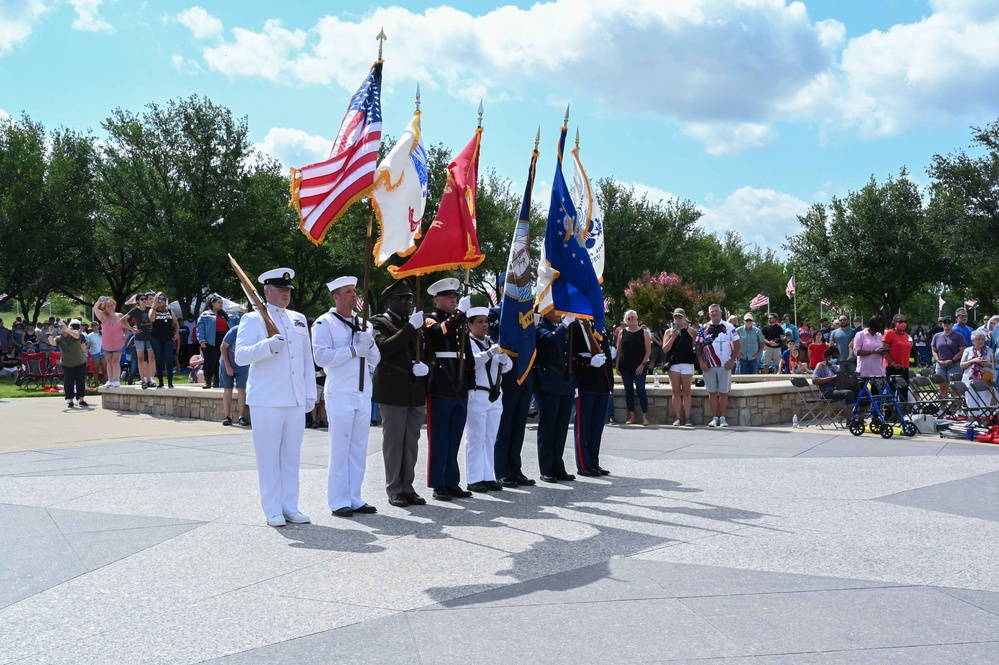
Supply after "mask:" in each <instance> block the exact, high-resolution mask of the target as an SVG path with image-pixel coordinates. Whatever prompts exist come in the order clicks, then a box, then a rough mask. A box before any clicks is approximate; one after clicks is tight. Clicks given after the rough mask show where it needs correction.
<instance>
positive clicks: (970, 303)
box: [964, 300, 978, 309]
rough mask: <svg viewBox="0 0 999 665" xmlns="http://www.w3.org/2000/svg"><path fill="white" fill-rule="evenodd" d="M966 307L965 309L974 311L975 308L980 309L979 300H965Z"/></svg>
mask: <svg viewBox="0 0 999 665" xmlns="http://www.w3.org/2000/svg"><path fill="white" fill-rule="evenodd" d="M964 306H965V307H971V308H972V309H974V308H975V307H978V301H977V300H965V301H964Z"/></svg>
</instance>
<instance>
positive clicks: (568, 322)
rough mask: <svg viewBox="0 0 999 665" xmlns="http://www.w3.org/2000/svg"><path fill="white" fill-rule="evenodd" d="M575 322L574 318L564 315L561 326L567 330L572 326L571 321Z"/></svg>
mask: <svg viewBox="0 0 999 665" xmlns="http://www.w3.org/2000/svg"><path fill="white" fill-rule="evenodd" d="M575 320H576V317H575V316H571V315H569V314H565V315H563V316H562V325H563V326H564V327H566V328H568V327H569V326H571V325H572V323H573V321H575Z"/></svg>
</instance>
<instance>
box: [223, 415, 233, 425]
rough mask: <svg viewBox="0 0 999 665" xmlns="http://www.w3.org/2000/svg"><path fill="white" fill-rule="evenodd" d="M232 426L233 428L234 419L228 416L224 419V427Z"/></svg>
mask: <svg viewBox="0 0 999 665" xmlns="http://www.w3.org/2000/svg"><path fill="white" fill-rule="evenodd" d="M230 426H232V418H230V417H229V416H226V417H225V418H223V419H222V427H230Z"/></svg>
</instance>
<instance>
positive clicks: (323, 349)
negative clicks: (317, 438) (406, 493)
mask: <svg viewBox="0 0 999 665" xmlns="http://www.w3.org/2000/svg"><path fill="white" fill-rule="evenodd" d="M326 286H327V287H328V288H329V290H330V293H331V294H332V295H333V304H334V306H333V309H331V310H330V311H328V312H326V313H325V314H323V315H322V316H320V317H319V318H318V319H316V322H315V323H314V324H312V350H313V352H314V353H315V357H316V364H317V365H319V366H320V367H322V368H323V371H325V372H326V390H325V396H326V413H327V414H328V416H329V422H330V426H329V439H330V458H329V460H330V461H329V469H328V471H327V474H326V499H327V502H328V504H329V507H330V510H332V511H333V514H334V515H336V516H338V517H350V516H351V515H353V514H354V513H361V514H367V513H375V512H378V509H377V508H375V507H374V506H372V505H370V504H368V503H366V502H365V501H364V500H363V499H362V498H361V484H362V483H363V482H364V467H365V461H366V459H367V454H368V432H369V430H370V428H371V381H370V380H369V379H368V366H369V365H371V366H372V367H375V368H377V367H378V361H379V360H380V359H381V353H379V351H378V347H377V346H376V345H375V338H374V335H373V334H372V333H371V323H368V324H367V328H364V327H363V325H364V324H363V323H362V322H361V320H360V319H359V318H358V317H357V316H356V315H355V314H354V310H355V309H357V278H356V277H340V278H338V279H335V280H333V281H332V282H330V283H329V284H327V285H326ZM361 376H363V377H364V385H363V386H361V385H360V377H361Z"/></svg>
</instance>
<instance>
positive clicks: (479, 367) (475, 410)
mask: <svg viewBox="0 0 999 665" xmlns="http://www.w3.org/2000/svg"><path fill="white" fill-rule="evenodd" d="M474 309H475V308H473V310H474ZM468 339H469V340H470V341H471V342H472V351H473V355H474V356H475V389H474V390H470V391H468V419H467V420H466V421H465V476H466V478H467V480H468V483H469V484H473V483H480V482H488V481H492V480H496V477H495V456H494V453H493V446H494V445H495V443H496V432H497V431H498V430H499V423H500V417H501V416H502V415H503V399H502V393H503V391H502V390H500V388H499V386H500V383H501V381H502V380H501V378H500V374H502V373H505V372H508V371H510V369H511V368H512V367H513V361H512V359H511V358H510V357H509V356H507V355H506V354H504V353H500V352H495V353H491V352H490V351H489V349H490V348H492V346H493V340H492V339H490V337H489V336H488V335H487V336H486V337H485V339H478V338H477V337H476V336H475V335H469V336H468ZM489 386H495V391H496V394H497V395H500V397H499V398H498V399H496V401H493V402H490V401H489Z"/></svg>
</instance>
